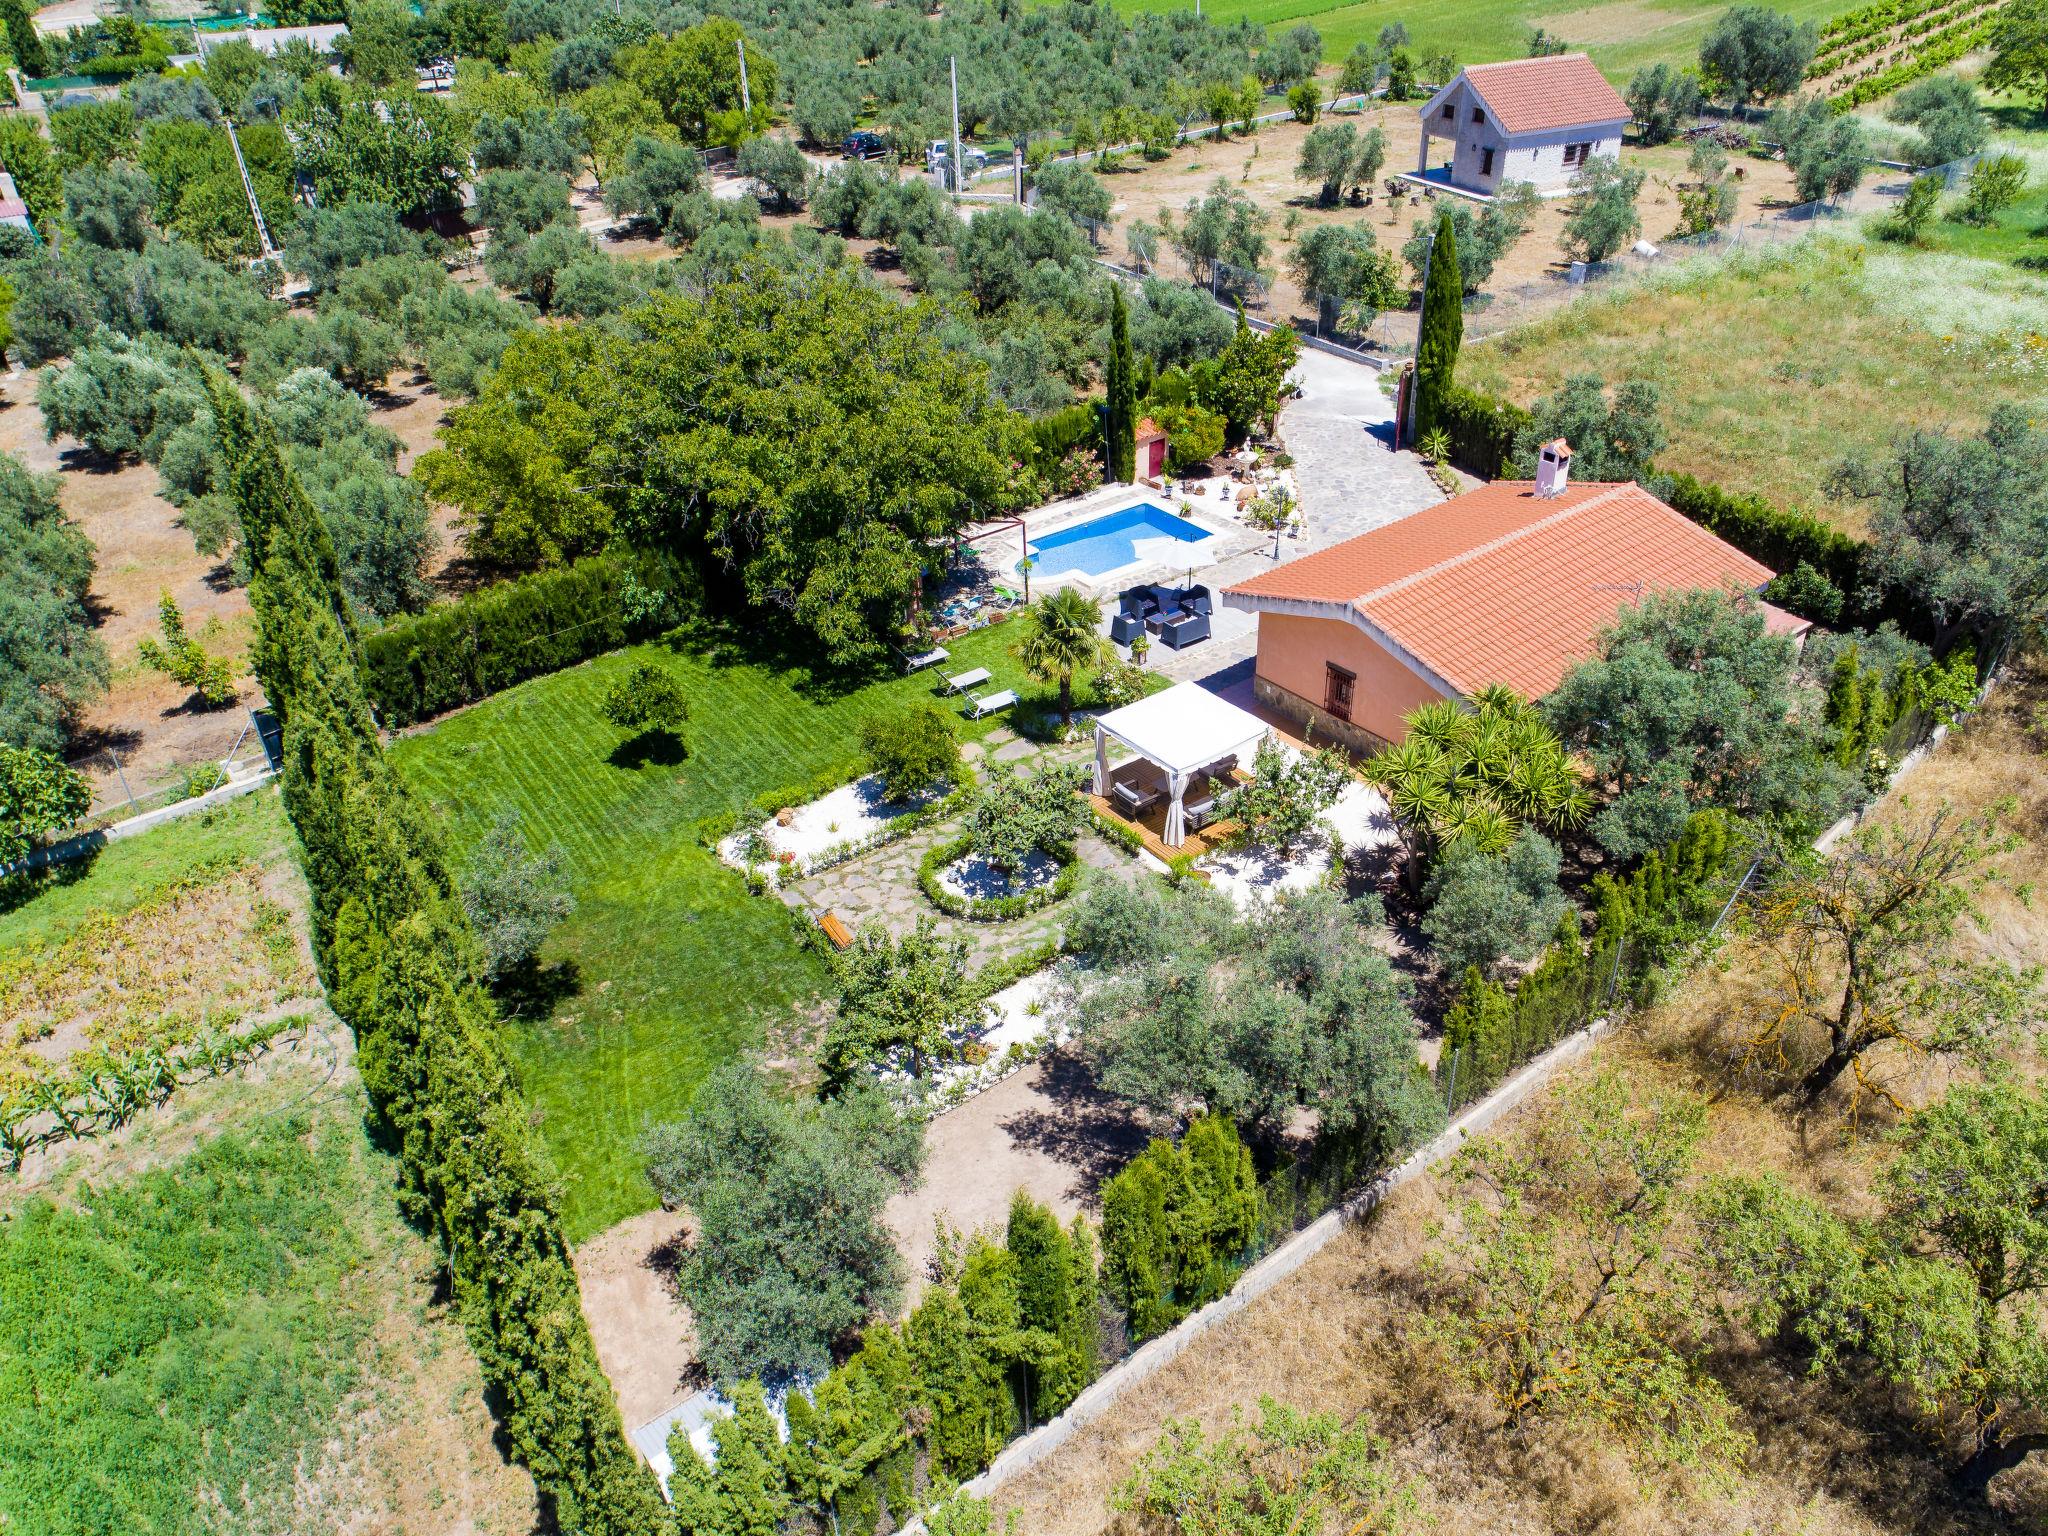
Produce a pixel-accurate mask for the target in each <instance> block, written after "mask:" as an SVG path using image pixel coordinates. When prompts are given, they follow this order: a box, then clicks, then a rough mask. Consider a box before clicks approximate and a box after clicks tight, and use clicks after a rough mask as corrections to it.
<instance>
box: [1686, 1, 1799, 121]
mask: <svg viewBox="0 0 2048 1536" xmlns="http://www.w3.org/2000/svg"><path fill="white" fill-rule="evenodd" d="M1819 42H1820V28H1819V27H1818V26H1817V25H1816V24H1815V23H1813V22H1810V21H1807V22H1795V21H1793V20H1792V18H1791V17H1789V16H1787V15H1785V14H1784V13H1782V12H1780V11H1773V10H1770V9H1768V8H1767V7H1765V6H1761V5H1737V6H1733V7H1730V8H1729V9H1728V10H1726V11H1723V12H1722V13H1721V15H1720V17H1719V19H1718V20H1716V21H1715V23H1714V25H1713V29H1712V30H1711V31H1709V32H1708V33H1707V36H1706V40H1705V41H1704V42H1702V43H1701V44H1700V73H1701V75H1702V76H1704V77H1705V79H1706V83H1707V87H1708V89H1709V90H1712V91H1713V92H1714V93H1715V94H1717V95H1721V96H1725V97H1727V99H1728V100H1729V101H1731V102H1733V103H1734V104H1735V105H1737V106H1742V105H1745V104H1747V103H1750V102H1760V101H1770V100H1772V99H1773V98H1775V97H1778V96H1787V95H1790V94H1791V93H1792V92H1793V91H1796V90H1798V89H1799V82H1800V81H1801V80H1803V79H1805V78H1806V66H1807V65H1808V64H1809V63H1810V62H1812V59H1813V51H1814V49H1815V47H1816V46H1818V44H1819Z"/></svg>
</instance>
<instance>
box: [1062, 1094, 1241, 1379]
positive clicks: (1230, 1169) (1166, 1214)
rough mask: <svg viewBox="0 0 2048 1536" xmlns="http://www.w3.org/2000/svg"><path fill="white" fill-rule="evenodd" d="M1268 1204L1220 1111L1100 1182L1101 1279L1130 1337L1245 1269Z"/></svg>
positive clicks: (1163, 1322)
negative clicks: (1177, 1140) (1174, 1141)
mask: <svg viewBox="0 0 2048 1536" xmlns="http://www.w3.org/2000/svg"><path fill="white" fill-rule="evenodd" d="M1264 1214H1265V1201H1264V1198H1263V1196H1262V1195H1261V1194H1260V1191H1259V1181H1258V1176H1257V1175H1256V1174H1255V1173H1254V1172H1253V1171H1252V1155H1251V1152H1250V1151H1249V1150H1248V1149H1247V1148H1246V1147H1245V1146H1244V1144H1243V1143H1242V1142H1240V1141H1239V1140H1238V1135H1237V1128H1236V1127H1235V1126H1233V1125H1232V1124H1231V1123H1230V1121H1229V1120H1228V1119H1226V1118H1224V1117H1222V1116H1217V1115H1204V1116H1202V1117H1201V1118H1200V1119H1198V1120H1196V1121H1195V1122H1194V1123H1193V1124H1191V1125H1190V1126H1189V1127H1188V1129H1187V1134H1186V1135H1185V1136H1183V1137H1182V1138H1181V1139H1180V1144H1179V1145H1178V1146H1176V1145H1175V1144H1174V1143H1172V1142H1170V1141H1164V1140H1161V1141H1155V1142H1153V1143H1152V1144H1151V1145H1150V1146H1149V1147H1147V1148H1146V1149H1145V1150H1144V1151H1143V1152H1141V1153H1140V1154H1139V1155H1138V1156H1137V1157H1135V1158H1133V1159H1132V1160H1131V1161H1130V1162H1128V1163H1126V1164H1125V1165H1124V1168H1123V1171H1122V1172H1120V1173H1119V1174H1117V1176H1116V1177H1115V1178H1113V1179H1111V1180H1110V1181H1109V1182H1108V1183H1107V1184H1106V1185H1104V1186H1103V1189H1102V1284H1103V1290H1104V1292H1105V1293H1106V1294H1107V1295H1108V1296H1109V1298H1110V1299H1111V1300H1112V1301H1114V1302H1115V1303H1116V1304H1117V1306H1118V1307H1119V1309H1121V1311H1122V1312H1123V1315H1124V1321H1125V1325H1126V1326H1127V1327H1128V1328H1129V1330H1130V1335H1131V1341H1132V1342H1133V1343H1136V1342H1137V1341H1138V1340H1140V1339H1149V1338H1151V1337H1153V1336H1154V1335H1155V1334H1160V1333H1164V1332H1165V1331H1166V1330H1167V1329H1169V1328H1171V1327H1172V1326H1173V1325H1174V1324H1175V1323H1177V1322H1179V1321H1180V1320H1181V1319H1182V1318H1184V1317H1186V1316H1187V1315H1188V1314H1189V1313H1190V1312H1192V1311H1194V1310H1195V1309H1196V1308H1197V1307H1201V1306H1206V1305H1207V1304H1208V1303H1209V1302H1212V1301H1214V1300H1215V1299H1216V1298H1217V1297H1219V1296H1221V1295H1223V1294H1224V1293H1225V1292H1226V1291H1228V1290H1229V1289H1230V1287H1231V1286H1232V1285H1233V1284H1234V1283H1235V1282H1236V1279H1237V1276H1238V1275H1239V1274H1240V1273H1241V1272H1242V1270H1243V1269H1244V1266H1245V1263H1246V1262H1247V1260H1248V1256H1249V1253H1250V1250H1251V1248H1252V1245H1253V1242H1254V1239H1256V1238H1257V1237H1258V1235H1259V1230H1260V1227H1261V1225H1262V1224H1263V1219H1264Z"/></svg>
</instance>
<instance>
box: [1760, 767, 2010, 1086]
mask: <svg viewBox="0 0 2048 1536" xmlns="http://www.w3.org/2000/svg"><path fill="white" fill-rule="evenodd" d="M2011 847H2012V841H2011V839H2010V838H2008V837H2005V836H2003V835H2001V834H2000V832H1999V831H1998V828H1997V824H1996V820H1995V818H1994V817H1993V816H1991V815H1988V814H1987V815H1985V816H1981V817H1972V816H1965V815H1962V814H1961V813H1959V812H1957V811H1954V810H1952V809H1951V808H1949V807H1947V806H1942V807H1940V808H1938V809H1936V810H1934V811H1932V812H1928V813H1925V814H1920V815H1913V816H1911V817H1910V819H1907V820H1904V821H1901V822H1887V823H1884V824H1882V825H1878V826H1873V827H1866V828H1864V829H1863V830H1861V831H1859V832H1858V833H1857V834H1856V836H1855V837H1854V838H1852V839H1851V840H1850V842H1849V844H1848V846H1847V847H1846V848H1845V849H1843V850H1842V851H1841V852H1840V853H1839V854H1838V855H1836V856H1834V857H1831V858H1825V859H1823V858H1820V857H1818V856H1816V855H1812V854H1810V853H1801V854H1800V855H1798V856H1797V857H1795V858H1794V859H1793V860H1792V861H1791V862H1790V864H1789V865H1788V866H1787V867H1786V868H1785V869H1784V870H1782V871H1781V872H1780V873H1779V874H1777V875H1776V876H1775V877H1774V878H1772V879H1771V880H1770V881H1769V883H1768V884H1767V885H1766V886H1765V888H1764V890H1763V892H1762V893H1761V894H1760V895H1758V896H1757V897H1755V898H1754V899H1753V901H1752V903H1751V907H1750V916H1751V918H1752V920H1753V921H1754V923H1755V926H1756V930H1757V933H1758V935H1759V936H1760V937H1761V938H1762V939H1763V940H1764V942H1765V943H1766V944H1767V945H1768V946H1769V947H1770V949H1771V952H1772V954H1773V957H1774V959H1775V961H1776V970H1777V989H1776V996H1775V998H1774V999H1773V1000H1772V1001H1771V1002H1770V1003H1769V1004H1768V1005H1766V1006H1763V1007H1760V1008H1759V1009H1758V1010H1757V1011H1756V1012H1755V1013H1754V1015H1753V1016H1752V1017H1751V1018H1750V1019H1749V1020H1748V1021H1747V1022H1746V1023H1745V1024H1744V1025H1743V1028H1742V1047H1743V1050H1744V1052H1745V1054H1746V1056H1747V1057H1748V1059H1750V1060H1751V1061H1754V1062H1757V1063H1759V1064H1761V1065H1763V1066H1766V1067H1768V1068H1770V1069H1771V1070H1773V1071H1786V1070H1790V1071H1792V1072H1794V1073H1796V1074H1797V1076H1798V1083H1799V1093H1800V1097H1801V1098H1802V1100H1803V1101H1804V1102H1806V1103H1807V1104H1813V1103H1815V1102H1817V1101H1818V1100H1819V1099H1820V1098H1821V1097H1822V1096H1823V1095H1825V1094H1826V1093H1827V1091H1828V1090H1829V1089H1830V1088H1832V1087H1833V1086H1834V1085H1835V1083H1836V1082H1837V1081H1838V1080H1839V1079H1841V1078H1842V1077H1843V1075H1844V1074H1850V1075H1853V1077H1854V1078H1855V1083H1856V1092H1857V1096H1858V1097H1859V1098H1861V1097H1863V1096H1864V1095H1872V1096H1875V1097H1877V1098H1881V1099H1883V1100H1885V1101H1886V1102H1888V1103H1890V1104H1891V1105H1892V1106H1893V1107H1894V1108H1901V1109H1902V1108H1903V1107H1904V1106H1903V1104H1902V1103H1901V1102H1900V1100H1899V1099H1898V1097H1897V1095H1896V1093H1895V1092H1894V1091H1893V1090H1892V1089H1890V1088H1888V1087H1887V1086H1886V1085H1885V1084H1884V1082H1883V1081H1882V1080H1881V1078H1880V1076H1879V1074H1878V1070H1877V1068H1876V1066H1875V1063H1876V1061H1877V1058H1879V1057H1880V1056H1882V1055H1892V1056H1901V1055H1902V1056H1903V1057H1905V1058H1906V1059H1907V1060H1908V1061H1912V1060H1925V1059H1929V1058H1944V1059H1960V1060H1964V1061H1971V1062H1976V1063H1979V1064H1981V1063H1983V1062H1984V1061H1985V1060H1987V1059H1988V1056H1989V1053H1990V1052H1991V1051H1992V1049H1993V1048H1994V1047H1996V1046H1998V1045H1999V1044H2001V1043H2002V1042H2004V1041H2006V1040H2008V1039H2010V1038H2011V1037H2012V1036H2013V1035H2014V1034H2016V1033H2017V1032H2018V1030H2019V1029H2020V1028H2021V1026H2022V1025H2024V1024H2025V1023H2026V1022H2027V1021H2028V1020H2029V1019H2030V1018H2032V1017H2033V1016H2034V1015H2035V1013H2036V1011H2037V1010H2038V1007H2039V991H2040V971H2039V968H2038V967H2030V968H2028V969H2025V970H2016V969H2014V968H2013V967H2012V966H2010V965H2008V964H2006V963H2005V962H2004V961H2003V960H1998V959H1981V958H1978V957H1977V956H1975V955H1973V954H1971V953H1970V952H1969V949H1968V947H1967V946H1966V944H1965V942H1964V940H1963V938H1962V935H1961V933H1960V929H1961V928H1962V926H1963V925H1964V924H1965V923H1966V922H1968V921H1970V920H1971V919H1972V918H1974V917H1975V915H1976V898H1977V895H1978V893H1979V892H1980V891H1981V890H1982V889H1983V887H1984V886H1985V885H1986V884H1987V883H1988V882H1990V881H1991V880H1992V879H1993V878H1995V877H1996V875H1997V872H1998V860H1999V858H2000V856H2001V855H2002V854H2004V853H2006V852H2008V851H2010V849H2011Z"/></svg>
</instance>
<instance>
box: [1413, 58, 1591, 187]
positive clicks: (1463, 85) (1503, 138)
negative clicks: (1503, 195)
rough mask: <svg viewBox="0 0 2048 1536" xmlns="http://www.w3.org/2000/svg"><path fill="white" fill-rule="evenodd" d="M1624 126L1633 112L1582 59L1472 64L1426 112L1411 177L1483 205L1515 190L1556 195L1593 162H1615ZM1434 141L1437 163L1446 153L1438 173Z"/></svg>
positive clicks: (1441, 91) (1437, 96)
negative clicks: (1505, 189)
mask: <svg viewBox="0 0 2048 1536" xmlns="http://www.w3.org/2000/svg"><path fill="white" fill-rule="evenodd" d="M1628 123H1629V110H1628V103H1627V102H1625V101H1623V100H1622V99H1621V93H1620V92H1619V91H1617V90H1615V88H1614V87H1613V86H1612V85H1609V84H1608V83H1607V77H1606V76H1605V75H1603V74H1601V73H1600V71H1599V70H1598V69H1597V68H1595V67H1594V65H1593V61H1592V60H1591V59H1589V58H1587V57H1586V56H1585V55H1584V54H1583V53H1559V54H1552V55H1550V56H1549V57H1547V58H1541V59H1511V60H1509V61H1508V62H1506V63H1503V64H1473V65H1470V66H1468V67H1467V68H1466V69H1464V70H1463V71H1462V72H1461V73H1460V74H1459V75H1458V78H1457V79H1455V80H1453V81H1452V82H1451V83H1450V84H1449V85H1447V86H1445V87H1444V88H1443V89H1442V90H1440V91H1438V92H1437V93H1436V94H1435V95H1434V96H1432V97H1430V98H1429V100H1428V102H1427V103H1425V104H1424V106H1423V108H1422V151H1421V154H1420V157H1419V158H1418V159H1417V161H1416V166H1415V170H1416V174H1417V175H1418V176H1420V177H1422V178H1423V179H1424V180H1426V181H1430V182H1434V183H1437V184H1439V185H1445V186H1448V187H1451V188H1452V189H1454V190H1457V191H1463V192H1469V193H1474V194H1478V195H1481V196H1489V197H1490V196H1491V195H1492V194H1494V193H1495V192H1498V191H1499V190H1500V188H1501V186H1502V184H1503V183H1505V182H1510V181H1526V182H1529V183H1530V184H1532V185H1533V186H1534V187H1535V188H1536V190H1537V191H1538V192H1539V193H1546V194H1555V193H1559V192H1563V191H1564V190H1566V189H1567V188H1568V187H1569V186H1570V185H1571V181H1572V178H1573V177H1574V176H1576V175H1577V174H1578V172H1579V167H1580V166H1582V165H1584V164H1585V163H1586V162H1587V161H1588V160H1591V159H1594V158H1596V157H1602V156H1604V157H1606V158H1608V159H1619V158H1620V156H1621V132H1622V130H1623V129H1624V128H1626V127H1627V126H1628ZM1432 141H1435V142H1436V143H1437V145H1438V153H1439V154H1441V153H1442V146H1443V145H1444V144H1445V143H1446V142H1448V144H1449V146H1450V157H1449V159H1448V161H1447V162H1446V163H1445V164H1444V165H1442V166H1440V167H1436V168H1434V169H1433V168H1432V167H1431V165H1430V163H1429V162H1430V144H1431V142H1432Z"/></svg>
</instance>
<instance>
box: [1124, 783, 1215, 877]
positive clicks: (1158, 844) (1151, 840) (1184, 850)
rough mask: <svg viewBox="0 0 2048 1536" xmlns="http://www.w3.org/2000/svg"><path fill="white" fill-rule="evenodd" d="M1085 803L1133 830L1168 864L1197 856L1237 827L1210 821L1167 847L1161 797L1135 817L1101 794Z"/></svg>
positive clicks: (1162, 861) (1164, 815) (1164, 810)
mask: <svg viewBox="0 0 2048 1536" xmlns="http://www.w3.org/2000/svg"><path fill="white" fill-rule="evenodd" d="M1088 803H1089V804H1090V805H1092V806H1094V807H1095V809H1096V810H1097V812H1099V813H1100V814H1101V815H1103V816H1105V817H1107V818H1108V819H1109V820H1111V821H1114V822H1118V823H1121V824H1122V825H1123V826H1126V827H1129V828H1130V829H1131V830H1132V831H1133V832H1136V833H1137V834H1138V837H1139V838H1140V840H1141V841H1143V843H1144V845H1145V851H1146V852H1147V853H1149V854H1151V855H1152V857H1153V858H1155V859H1157V860H1159V861H1160V862H1161V863H1162V864H1164V863H1169V862H1171V861H1172V860H1174V859H1177V858H1179V857H1181V856H1182V855H1184V854H1185V855H1188V856H1190V857H1193V858H1200V857H1201V856H1202V855H1203V854H1205V853H1207V852H1208V851H1209V850H1210V849H1212V848H1214V847H1216V846H1217V845H1218V844H1219V843H1221V842H1223V841H1224V840H1225V839H1227V838H1228V837H1229V836H1230V834H1231V833H1232V832H1234V831H1236V830H1237V823H1236V822H1234V821H1228V820H1224V821H1212V822H1210V823H1209V825H1207V826H1206V827H1203V828H1201V829H1200V830H1199V831H1197V830H1195V829H1193V828H1190V829H1189V831H1188V837H1187V841H1186V842H1184V843H1182V844H1181V845H1180V846H1179V847H1178V848H1169V847H1168V846H1167V844H1166V802H1165V801H1164V800H1162V801H1160V802H1159V803H1158V804H1157V805H1155V806H1153V807H1151V808H1150V809H1149V810H1147V811H1145V812H1144V813H1143V814H1142V815H1139V816H1135V817H1134V816H1132V815H1131V814H1130V812H1129V811H1127V810H1125V809H1124V808H1123V807H1122V806H1120V805H1113V804H1111V803H1110V801H1109V799H1108V798H1107V797H1106V796H1103V795H1090V796H1089V797H1088Z"/></svg>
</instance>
